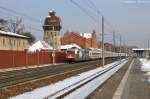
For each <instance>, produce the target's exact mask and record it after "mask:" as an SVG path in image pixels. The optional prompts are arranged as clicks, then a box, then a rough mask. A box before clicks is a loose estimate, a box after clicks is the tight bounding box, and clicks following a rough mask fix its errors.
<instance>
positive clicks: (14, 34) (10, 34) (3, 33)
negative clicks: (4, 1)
mask: <svg viewBox="0 0 150 99" xmlns="http://www.w3.org/2000/svg"><path fill="white" fill-rule="evenodd" d="M0 34H1V35H8V36H14V37H21V38H29V37H27V36H24V35H20V34H16V33H13V32H5V31H1V30H0Z"/></svg>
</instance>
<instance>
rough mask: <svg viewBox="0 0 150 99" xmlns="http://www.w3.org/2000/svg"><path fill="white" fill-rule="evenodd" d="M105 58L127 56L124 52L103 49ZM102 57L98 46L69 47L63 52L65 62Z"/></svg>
mask: <svg viewBox="0 0 150 99" xmlns="http://www.w3.org/2000/svg"><path fill="white" fill-rule="evenodd" d="M104 56H105V58H118V57H122V58H124V57H127V56H128V55H127V54H126V53H116V52H110V51H104ZM101 58H102V50H101V49H98V48H86V49H77V48H70V49H67V50H66V52H65V60H66V61H67V62H81V61H90V60H96V59H101Z"/></svg>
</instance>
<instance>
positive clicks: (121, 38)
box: [119, 35, 122, 60]
mask: <svg viewBox="0 0 150 99" xmlns="http://www.w3.org/2000/svg"><path fill="white" fill-rule="evenodd" d="M121 43H122V37H121V35H120V51H119V53H120V60H121V52H122V50H121Z"/></svg>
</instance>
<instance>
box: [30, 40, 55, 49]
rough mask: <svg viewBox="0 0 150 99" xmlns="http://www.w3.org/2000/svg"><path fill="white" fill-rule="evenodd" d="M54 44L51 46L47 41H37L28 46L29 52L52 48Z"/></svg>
mask: <svg viewBox="0 0 150 99" xmlns="http://www.w3.org/2000/svg"><path fill="white" fill-rule="evenodd" d="M52 49H53V48H52V46H50V45H49V44H48V43H46V42H45V41H37V42H36V43H34V44H33V45H32V46H30V47H29V48H28V51H29V52H35V51H37V50H38V51H40V50H52Z"/></svg>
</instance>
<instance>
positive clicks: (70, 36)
mask: <svg viewBox="0 0 150 99" xmlns="http://www.w3.org/2000/svg"><path fill="white" fill-rule="evenodd" d="M70 43H75V44H77V45H79V46H80V47H82V48H99V44H98V43H97V40H96V33H95V31H93V32H92V33H77V32H66V33H65V34H64V36H63V37H62V38H61V45H66V44H70Z"/></svg>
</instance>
